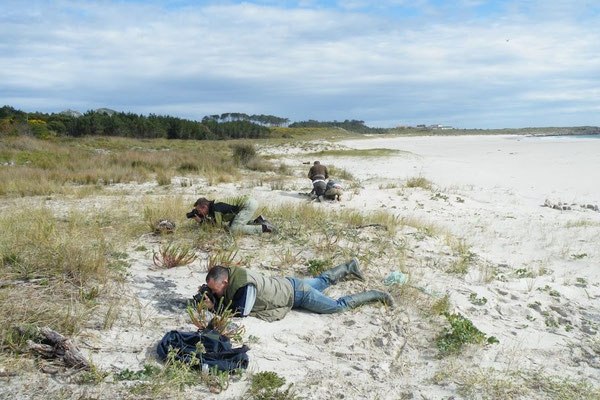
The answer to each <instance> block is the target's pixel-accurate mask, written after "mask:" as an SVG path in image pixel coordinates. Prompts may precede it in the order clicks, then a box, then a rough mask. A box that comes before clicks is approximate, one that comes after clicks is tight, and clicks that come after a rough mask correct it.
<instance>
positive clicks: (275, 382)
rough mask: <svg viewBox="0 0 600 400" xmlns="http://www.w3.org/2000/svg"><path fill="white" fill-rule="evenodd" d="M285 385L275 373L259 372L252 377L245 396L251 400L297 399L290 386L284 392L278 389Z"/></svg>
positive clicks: (283, 380) (282, 379)
mask: <svg viewBox="0 0 600 400" xmlns="http://www.w3.org/2000/svg"><path fill="white" fill-rule="evenodd" d="M284 384H285V379H284V378H282V377H280V376H279V375H277V373H276V372H272V371H265V372H259V373H257V374H254V376H252V384H251V386H250V389H249V390H248V392H247V393H246V394H248V395H249V398H250V399H253V400H295V399H297V397H296V396H295V395H294V393H293V391H292V385H291V384H290V385H289V386H288V387H287V388H286V389H285V390H280V388H281V387H282V386H283V385H284Z"/></svg>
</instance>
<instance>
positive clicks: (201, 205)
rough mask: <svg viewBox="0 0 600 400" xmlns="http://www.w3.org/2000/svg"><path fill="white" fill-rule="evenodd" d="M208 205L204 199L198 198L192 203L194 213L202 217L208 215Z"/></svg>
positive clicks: (208, 202) (207, 201)
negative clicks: (196, 212)
mask: <svg viewBox="0 0 600 400" xmlns="http://www.w3.org/2000/svg"><path fill="white" fill-rule="evenodd" d="M209 204H210V201H209V200H208V199H206V198H204V197H200V198H199V199H198V200H196V202H195V203H194V208H195V209H196V211H198V213H199V214H200V215H202V216H206V215H207V214H208V206H209Z"/></svg>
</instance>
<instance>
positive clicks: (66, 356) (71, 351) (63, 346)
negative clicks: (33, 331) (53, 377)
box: [27, 327, 90, 370]
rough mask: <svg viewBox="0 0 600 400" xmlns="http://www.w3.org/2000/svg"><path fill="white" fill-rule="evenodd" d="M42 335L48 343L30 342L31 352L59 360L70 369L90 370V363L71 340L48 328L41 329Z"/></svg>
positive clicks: (28, 343)
mask: <svg viewBox="0 0 600 400" xmlns="http://www.w3.org/2000/svg"><path fill="white" fill-rule="evenodd" d="M40 333H41V334H42V335H43V336H44V337H45V338H46V339H45V340H44V341H45V342H46V343H35V342H33V341H31V340H28V341H27V345H28V347H29V349H30V350H33V351H34V352H36V353H38V354H40V355H41V356H42V357H45V358H52V359H58V360H60V361H62V362H63V363H64V364H65V366H67V367H68V368H77V369H85V370H89V369H90V363H89V361H88V360H87V359H86V358H85V357H84V356H83V354H81V352H80V351H79V349H78V348H77V346H75V345H74V344H73V342H71V340H70V339H69V338H66V337H64V336H63V335H61V334H60V333H58V332H56V331H53V330H52V329H50V328H48V327H44V328H42V329H40ZM47 343H49V344H47Z"/></svg>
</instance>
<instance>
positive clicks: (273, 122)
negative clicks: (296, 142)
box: [202, 113, 290, 126]
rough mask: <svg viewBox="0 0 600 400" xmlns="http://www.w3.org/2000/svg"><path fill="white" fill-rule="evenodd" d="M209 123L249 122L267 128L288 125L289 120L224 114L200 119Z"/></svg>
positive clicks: (271, 116)
mask: <svg viewBox="0 0 600 400" xmlns="http://www.w3.org/2000/svg"><path fill="white" fill-rule="evenodd" d="M210 121H215V122H231V121H250V122H254V123H255V124H259V125H267V126H287V125H288V124H289V123H290V120H289V119H287V118H281V117H276V116H274V115H264V114H260V115H256V114H253V115H248V114H244V113H224V114H221V115H218V114H215V115H208V116H206V117H204V118H202V123H207V122H210Z"/></svg>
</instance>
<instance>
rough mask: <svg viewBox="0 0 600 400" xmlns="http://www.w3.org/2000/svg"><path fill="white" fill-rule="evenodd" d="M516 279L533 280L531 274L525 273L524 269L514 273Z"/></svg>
mask: <svg viewBox="0 0 600 400" xmlns="http://www.w3.org/2000/svg"><path fill="white" fill-rule="evenodd" d="M515 276H516V277H517V278H533V276H534V275H533V272H531V271H527V270H526V269H525V268H519V269H517V270H516V271H515Z"/></svg>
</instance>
